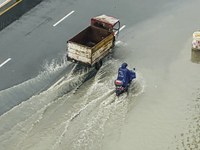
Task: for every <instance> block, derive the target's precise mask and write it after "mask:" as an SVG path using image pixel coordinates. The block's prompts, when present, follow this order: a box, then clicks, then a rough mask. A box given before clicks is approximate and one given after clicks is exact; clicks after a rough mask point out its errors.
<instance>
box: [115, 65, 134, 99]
mask: <svg viewBox="0 0 200 150" xmlns="http://www.w3.org/2000/svg"><path fill="white" fill-rule="evenodd" d="M133 70H135V68H133ZM133 79H135V78H133ZM133 79H132V80H133ZM132 80H131V81H132ZM131 81H129V83H128V84H127V86H126V87H124V86H123V84H124V83H123V82H122V81H121V80H115V81H114V84H115V87H116V96H119V95H120V94H122V93H124V92H127V91H128V88H129V86H130V84H131Z"/></svg>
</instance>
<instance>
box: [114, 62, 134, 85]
mask: <svg viewBox="0 0 200 150" xmlns="http://www.w3.org/2000/svg"><path fill="white" fill-rule="evenodd" d="M126 67H127V63H123V64H122V66H121V67H120V68H119V70H118V77H117V80H121V81H122V82H123V83H124V85H123V86H124V87H126V86H127V85H128V83H129V82H130V81H131V80H133V79H134V78H135V77H136V76H135V72H133V71H131V70H129V69H127V68H126Z"/></svg>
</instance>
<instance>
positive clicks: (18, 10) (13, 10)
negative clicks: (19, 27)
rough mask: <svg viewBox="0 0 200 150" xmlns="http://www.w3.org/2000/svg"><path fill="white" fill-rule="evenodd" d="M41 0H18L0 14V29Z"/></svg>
mask: <svg viewBox="0 0 200 150" xmlns="http://www.w3.org/2000/svg"><path fill="white" fill-rule="evenodd" d="M41 1H42V0H18V1H17V2H16V4H14V5H13V6H12V7H10V9H7V10H6V11H5V12H4V13H3V14H1V15H0V31H1V30H2V29H4V28H5V27H6V26H8V25H9V24H11V23H12V22H14V21H15V20H17V19H19V18H20V17H21V16H22V15H23V14H25V13H26V12H28V11H29V10H31V9H32V8H33V7H35V6H36V5H37V4H39V3H40V2H41Z"/></svg>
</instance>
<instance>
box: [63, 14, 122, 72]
mask: <svg viewBox="0 0 200 150" xmlns="http://www.w3.org/2000/svg"><path fill="white" fill-rule="evenodd" d="M119 29H120V21H119V19H116V18H114V17H111V16H108V15H101V16H97V17H94V18H92V19H91V24H90V26H88V27H87V28H85V29H84V30H83V31H81V32H80V33H78V34H77V35H75V36H74V37H73V38H71V39H70V40H69V41H67V60H68V61H71V62H74V63H77V62H81V63H84V64H87V65H89V66H93V65H95V68H96V69H99V68H100V67H101V65H102V59H103V58H104V57H105V56H106V55H107V54H108V53H109V52H111V51H112V49H113V47H114V46H115V41H116V38H117V36H118V34H119Z"/></svg>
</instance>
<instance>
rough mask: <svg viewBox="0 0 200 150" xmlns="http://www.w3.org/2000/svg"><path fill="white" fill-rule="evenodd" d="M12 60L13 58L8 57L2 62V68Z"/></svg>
mask: <svg viewBox="0 0 200 150" xmlns="http://www.w3.org/2000/svg"><path fill="white" fill-rule="evenodd" d="M10 60H11V58H8V59H7V60H5V61H4V62H3V63H2V64H0V68H1V67H3V66H4V65H5V64H6V63H8V62H9V61H10Z"/></svg>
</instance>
